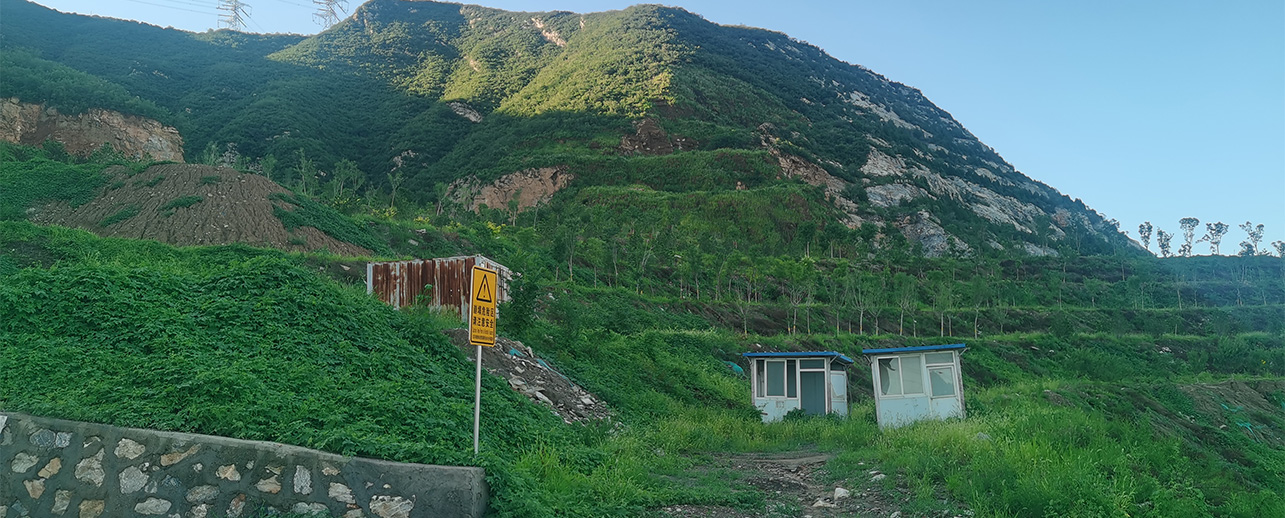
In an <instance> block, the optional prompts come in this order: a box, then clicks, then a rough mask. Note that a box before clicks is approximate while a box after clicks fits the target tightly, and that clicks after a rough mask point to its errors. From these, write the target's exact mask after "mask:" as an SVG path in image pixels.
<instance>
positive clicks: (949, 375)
mask: <svg viewBox="0 0 1285 518" xmlns="http://www.w3.org/2000/svg"><path fill="white" fill-rule="evenodd" d="M928 379H929V380H930V381H931V383H932V389H933V397H942V396H953V395H955V369H952V368H950V367H934V368H931V369H928Z"/></svg>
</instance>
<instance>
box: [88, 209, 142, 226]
mask: <svg viewBox="0 0 1285 518" xmlns="http://www.w3.org/2000/svg"><path fill="white" fill-rule="evenodd" d="M140 210H141V209H140V208H139V207H138V205H129V206H126V207H125V208H123V209H121V210H119V211H116V212H115V213H113V214H111V215H110V216H107V217H105V218H103V220H102V221H99V222H98V226H100V227H110V226H112V225H114V224H116V223H120V222H122V221H125V220H127V219H130V218H132V217H134V216H137V215H138V212H139V211H140Z"/></svg>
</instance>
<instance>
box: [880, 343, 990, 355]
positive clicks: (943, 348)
mask: <svg viewBox="0 0 1285 518" xmlns="http://www.w3.org/2000/svg"><path fill="white" fill-rule="evenodd" d="M965 347H966V346H965V345H964V344H950V345H920V346H915V347H891V348H888V349H862V350H861V352H862V354H884V353H914V352H922V351H950V350H954V349H963V348H965Z"/></svg>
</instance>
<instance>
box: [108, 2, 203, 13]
mask: <svg viewBox="0 0 1285 518" xmlns="http://www.w3.org/2000/svg"><path fill="white" fill-rule="evenodd" d="M125 1H126V2H134V3H136V4H144V5H151V6H156V7H164V8H166V9H174V10H176V11H187V12H189V13H197V14H214V13H211V12H210V11H197V10H195V9H187V8H184V7H175V6H173V5H165V4H154V3H152V2H144V1H143V0H125Z"/></svg>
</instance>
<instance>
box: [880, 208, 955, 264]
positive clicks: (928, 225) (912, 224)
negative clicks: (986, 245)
mask: <svg viewBox="0 0 1285 518" xmlns="http://www.w3.org/2000/svg"><path fill="white" fill-rule="evenodd" d="M896 226H897V228H899V229H901V233H902V234H903V235H905V236H906V239H908V240H910V241H911V242H912V243H919V244H920V245H921V246H923V253H924V257H941V256H943V255H945V254H946V253H948V252H951V251H957V252H961V253H967V252H969V251H971V250H972V248H970V247H969V246H968V244H967V243H965V242H963V241H960V240H959V238H957V237H955V236H952V235H950V234H949V233H948V232H946V229H944V228H941V225H939V224H938V223H937V221H936V220H935V219H933V216H932V214H929V213H928V212H926V211H919V213H917V214H914V215H910V216H906V217H904V218H902V219H901V221H898V222H897V223H896Z"/></svg>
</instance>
